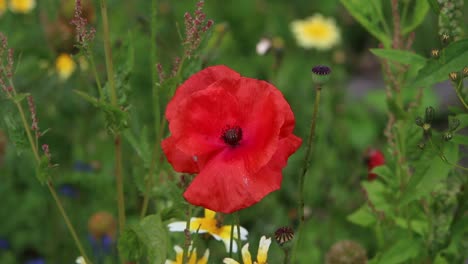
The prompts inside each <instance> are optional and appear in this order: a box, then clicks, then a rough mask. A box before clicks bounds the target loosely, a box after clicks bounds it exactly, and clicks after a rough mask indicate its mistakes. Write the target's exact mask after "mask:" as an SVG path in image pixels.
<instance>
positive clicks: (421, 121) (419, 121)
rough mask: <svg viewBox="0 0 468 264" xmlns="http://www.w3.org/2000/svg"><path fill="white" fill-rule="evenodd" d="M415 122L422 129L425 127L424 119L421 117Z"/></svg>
mask: <svg viewBox="0 0 468 264" xmlns="http://www.w3.org/2000/svg"><path fill="white" fill-rule="evenodd" d="M414 122H415V123H416V125H417V126H420V127H422V126H423V125H424V121H423V119H422V117H420V116H418V117H416V119H415V120H414Z"/></svg>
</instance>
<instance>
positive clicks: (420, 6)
mask: <svg viewBox="0 0 468 264" xmlns="http://www.w3.org/2000/svg"><path fill="white" fill-rule="evenodd" d="M412 10H413V12H409V13H412V14H413V16H412V17H411V19H410V20H409V21H403V34H404V35H406V34H408V33H410V32H411V31H413V30H414V29H415V28H417V27H418V26H419V25H420V24H422V22H424V18H426V15H427V12H428V11H429V4H428V2H427V0H416V3H415V5H414V7H413V8H412Z"/></svg>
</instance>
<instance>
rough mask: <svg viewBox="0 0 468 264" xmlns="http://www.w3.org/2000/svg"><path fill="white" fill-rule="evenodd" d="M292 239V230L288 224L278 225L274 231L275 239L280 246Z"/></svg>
mask: <svg viewBox="0 0 468 264" xmlns="http://www.w3.org/2000/svg"><path fill="white" fill-rule="evenodd" d="M293 239H294V230H293V229H292V228H290V227H289V226H283V227H280V228H278V230H276V231H275V240H276V242H277V243H278V244H279V245H280V246H283V245H284V244H286V243H288V242H289V241H291V240H293Z"/></svg>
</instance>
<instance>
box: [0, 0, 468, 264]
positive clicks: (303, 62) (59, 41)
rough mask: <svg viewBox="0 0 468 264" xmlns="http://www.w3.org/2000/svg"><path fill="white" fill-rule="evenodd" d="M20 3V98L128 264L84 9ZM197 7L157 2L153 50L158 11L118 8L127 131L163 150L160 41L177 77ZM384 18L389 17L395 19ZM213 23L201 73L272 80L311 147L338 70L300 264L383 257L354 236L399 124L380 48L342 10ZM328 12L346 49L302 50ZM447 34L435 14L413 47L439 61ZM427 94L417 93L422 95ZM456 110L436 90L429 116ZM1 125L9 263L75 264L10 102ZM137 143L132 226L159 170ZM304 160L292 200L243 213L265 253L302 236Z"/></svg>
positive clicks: (79, 206) (104, 237) (8, 30)
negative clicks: (317, 102)
mask: <svg viewBox="0 0 468 264" xmlns="http://www.w3.org/2000/svg"><path fill="white" fill-rule="evenodd" d="M9 2H16V1H13V0H6V1H4V0H0V31H1V32H3V33H4V34H5V35H6V36H7V37H8V40H9V44H10V47H13V48H14V50H15V62H16V68H15V69H16V72H15V84H16V89H17V90H19V91H23V92H28V93H31V94H32V95H33V96H34V99H35V102H36V107H37V113H38V119H39V126H40V128H41V130H46V129H50V130H48V132H47V133H46V134H45V135H44V136H43V137H42V138H41V142H44V143H47V144H48V145H49V147H50V150H51V152H52V155H53V156H52V160H53V162H54V163H57V164H59V167H58V168H57V169H56V170H55V174H54V181H55V184H56V187H57V190H58V192H59V194H60V197H61V199H62V200H63V203H64V206H65V208H66V210H67V211H68V212H69V214H70V216H71V219H72V222H73V223H74V225H75V226H76V227H77V228H78V233H79V236H80V238H81V239H82V241H84V243H85V247H86V249H87V250H88V252H92V256H93V258H94V259H96V260H97V261H96V262H95V263H117V262H116V241H115V220H114V217H116V216H117V211H116V202H115V181H114V176H113V175H114V172H113V170H114V152H113V151H114V150H113V144H112V137H111V136H110V135H108V134H107V132H106V128H105V125H104V117H103V114H102V113H101V112H99V111H98V110H97V109H96V108H95V107H94V106H93V105H91V104H90V103H88V102H86V101H84V100H83V99H82V98H80V97H79V96H77V95H76V94H75V93H74V92H73V90H81V91H86V92H88V93H90V94H95V93H96V92H95V91H96V90H95V81H94V77H93V75H92V72H91V71H90V66H89V63H88V62H86V60H85V59H84V58H83V57H81V56H80V55H79V54H78V53H77V50H76V48H74V46H73V45H74V27H73V26H72V25H71V24H70V20H71V19H72V18H73V9H74V1H72V0H62V1H59V0H41V1H38V2H37V3H36V4H35V5H31V8H29V9H28V8H23V9H21V8H19V9H15V8H12V4H11V3H9ZM26 2H27V1H26ZM2 3H4V4H2ZM195 4H196V2H195V1H187V0H184V1H169V0H160V1H158V6H159V8H158V23H157V28H158V35H157V37H156V39H153V40H152V39H151V36H150V20H151V12H150V10H151V3H150V1H143V0H138V1H121V0H109V1H108V8H109V15H110V28H111V39H112V45H113V49H114V58H115V61H116V64H117V65H123V64H125V62H126V61H127V59H128V53H127V52H128V50H129V49H128V47H129V46H131V47H132V48H133V49H134V63H133V67H132V68H131V71H130V72H125V69H123V68H122V69H120V68H118V67H117V74H128V79H127V81H128V82H127V83H126V87H127V89H128V90H127V92H128V98H126V100H128V104H129V105H130V106H131V107H130V115H131V118H130V123H129V128H128V133H129V134H131V135H134V136H135V137H136V138H138V137H141V138H147V139H148V141H149V142H151V139H153V140H154V136H153V134H154V131H153V130H152V128H153V126H152V122H153V116H152V111H149V110H148V109H152V107H153V103H152V101H151V98H152V97H151V96H150V95H151V74H152V73H151V71H150V69H151V67H150V66H151V63H154V62H151V61H150V56H149V55H148V54H149V49H150V43H151V41H156V43H157V47H158V51H157V54H158V59H159V62H160V63H161V65H162V66H163V68H164V69H165V70H166V71H167V72H170V71H171V68H172V64H173V63H174V60H175V58H176V57H177V56H179V57H180V56H181V54H182V53H183V47H182V45H181V44H180V43H181V38H180V36H179V34H178V32H183V31H184V29H183V28H184V13H185V12H191V13H193V11H194V10H195ZM3 6H4V7H3ZM385 8H386V11H387V14H388V13H389V12H390V7H389V6H386V7H385ZM465 9H466V5H465ZM83 10H84V15H85V17H87V18H88V21H89V22H90V23H91V25H93V26H94V27H95V28H96V30H97V33H96V38H95V40H94V42H93V43H94V45H93V48H92V50H93V52H94V59H95V61H96V67H97V70H98V75H99V76H100V77H101V81H102V80H104V76H105V63H104V50H103V45H102V31H101V23H100V10H99V3H98V1H92V0H88V1H84V0H83ZM204 11H205V13H206V15H207V18H209V19H212V20H213V21H214V25H213V27H212V29H211V32H210V33H209V34H208V36H207V37H206V38H205V39H204V42H203V43H202V48H201V51H200V56H202V67H204V66H208V65H217V64H224V65H227V66H229V67H231V68H233V69H234V70H236V71H238V72H240V73H241V74H242V75H244V76H248V77H252V78H257V79H264V80H268V81H270V82H272V83H273V84H274V85H275V86H276V87H278V89H280V90H281V91H282V92H283V93H284V96H285V97H286V99H287V100H288V102H289V103H290V104H291V107H292V109H293V111H294V113H295V116H296V122H297V125H296V130H295V131H296V132H295V133H296V134H297V135H299V136H300V137H302V138H306V137H307V133H308V128H309V120H310V119H311V116H312V107H313V102H314V89H313V86H312V78H311V73H310V71H311V68H312V67H313V66H314V65H317V64H325V65H329V66H331V68H332V71H333V73H332V77H331V80H330V82H329V83H328V84H327V85H326V87H325V88H324V89H323V95H322V99H323V101H322V105H321V109H320V112H319V123H318V126H317V129H318V135H317V141H316V142H317V143H316V148H315V150H314V153H313V159H312V164H311V169H310V170H309V173H308V175H307V178H306V186H305V188H306V217H307V218H308V221H307V225H306V226H305V235H304V237H303V243H302V244H301V249H300V255H299V256H298V259H299V260H300V263H322V262H323V261H324V258H325V255H326V253H327V251H328V250H329V249H330V247H331V246H332V245H333V244H334V243H336V242H338V241H341V240H353V241H356V242H357V243H360V244H361V245H362V246H363V247H364V248H365V249H366V250H367V254H368V255H369V256H372V255H373V252H374V251H375V246H376V245H375V237H374V235H373V232H371V230H368V229H364V228H362V227H359V226H357V225H354V224H352V223H351V222H349V221H348V220H347V216H348V215H349V214H350V213H352V212H353V211H355V210H356V209H357V208H358V207H359V206H360V205H361V204H362V203H363V201H364V199H365V197H364V195H363V193H362V191H361V187H360V182H361V181H366V180H367V178H368V167H367V163H366V158H367V154H368V153H369V151H370V150H373V149H374V150H381V151H382V152H384V153H385V151H386V150H385V149H382V147H383V145H384V144H385V137H384V129H385V125H386V122H387V114H386V113H387V106H386V102H385V90H384V83H383V80H382V75H381V68H380V65H379V62H378V60H377V58H376V57H375V56H374V55H372V54H371V53H370V52H369V48H376V47H378V45H379V43H378V42H377V41H376V40H375V39H374V38H373V37H372V36H370V35H369V34H367V33H366V31H365V30H364V29H363V28H362V27H361V26H360V25H359V24H358V23H357V22H356V21H355V20H354V19H353V18H352V17H351V16H350V15H349V14H348V13H347V12H346V10H345V8H344V7H343V6H342V5H341V4H340V2H339V1H337V0H330V1H305V0H295V1H280V0H270V1H267V0H237V1H214V0H207V1H206V2H205V6H204ZM316 14H321V15H322V16H323V17H324V18H326V19H328V20H329V21H332V22H334V24H335V25H336V31H337V34H338V35H339V41H337V42H336V43H330V45H328V46H326V47H325V48H320V49H317V48H313V47H312V48H306V47H303V46H302V45H300V43H298V41H297V36H295V33H294V32H293V31H292V22H293V21H297V20H303V19H307V18H309V17H312V16H314V15H316ZM437 23H438V21H437V17H436V16H435V15H433V14H432V13H431V11H429V13H428V16H427V17H426V19H425V21H424V23H423V24H422V26H420V27H419V28H417V30H416V31H415V34H416V38H415V42H414V44H413V46H412V47H413V48H412V49H413V50H414V51H415V52H416V53H418V54H420V55H422V56H424V57H428V56H429V55H430V52H431V50H432V49H433V48H438V47H439V45H440V44H439V43H440V41H439V37H438V30H437V28H438V24H437ZM261 41H262V42H261ZM260 42H261V43H262V44H261V45H260V46H258V44H259V43H260ZM262 45H263V46H262ZM265 50H266V51H265ZM185 77H188V76H185ZM415 92H416V91H405V92H404V93H405V94H407V96H408V97H412V96H413V95H414V94H415ZM453 98H456V97H455V94H454V93H453V92H452V89H448V88H447V86H446V85H443V84H442V85H440V86H438V87H435V89H433V90H426V91H425V93H424V98H423V105H432V106H434V107H441V108H440V109H441V111H438V113H439V114H440V115H443V112H444V109H446V105H447V104H448V103H449V102H451V100H452V99H453ZM0 116H1V118H0V197H1V199H2V205H1V206H0V263H29V264H32V263H74V260H75V259H76V257H77V256H78V255H79V253H78V252H77V250H76V249H75V247H74V245H73V244H72V239H71V237H70V236H69V233H68V231H67V229H66V227H65V225H64V223H63V220H62V218H61V216H60V214H59V213H58V211H57V209H56V206H55V204H54V203H53V200H52V199H51V196H50V194H49V193H48V191H47V188H46V187H45V186H43V185H41V184H40V183H39V181H37V180H36V178H35V171H34V164H33V163H32V160H33V159H32V157H31V153H30V151H29V149H28V145H27V141H26V140H25V138H24V137H22V136H16V137H14V136H11V135H18V133H14V132H15V124H19V123H18V122H17V120H16V116H17V113H16V112H15V109H14V108H13V106H12V105H11V104H9V103H7V101H6V100H5V99H4V98H2V99H1V101H0ZM16 129H18V130H21V127H20V126H16ZM9 135H10V136H9ZM128 138H130V137H127V140H125V141H124V168H125V172H124V176H125V192H126V193H125V195H126V204H127V212H126V213H127V215H128V217H129V221H130V222H131V221H132V220H135V221H136V220H137V219H138V214H139V210H140V208H141V203H142V195H141V186H140V185H141V182H142V177H143V176H144V174H145V171H146V169H147V164H145V163H144V161H142V159H141V158H139V156H138V155H137V153H135V150H134V148H133V147H132V142H131V140H128ZM150 149H151V147H148V151H150ZM148 153H149V152H148ZM303 153H304V149H302V148H301V149H300V150H299V151H298V152H297V153H296V154H294V155H293V156H292V157H291V158H290V160H289V163H288V167H287V168H286V169H285V170H284V180H283V186H282V189H281V190H279V191H276V192H274V193H272V194H271V195H268V196H267V197H266V198H265V199H263V200H262V201H261V202H260V203H258V204H256V205H255V206H253V207H251V208H248V209H246V210H243V211H242V212H241V213H240V219H241V225H242V226H244V227H245V228H247V229H248V230H249V242H250V244H251V245H252V246H251V249H252V250H254V252H256V251H255V249H256V245H257V243H258V241H259V239H260V236H262V235H267V236H272V234H273V233H274V232H275V230H276V229H277V228H279V227H281V226H295V225H296V224H297V213H296V209H295V208H296V201H297V189H298V186H297V180H298V174H299V171H300V168H301V164H302V159H303ZM385 155H386V154H385ZM163 169H164V170H163V172H162V173H171V172H170V171H171V169H170V167H169V166H167V165H166V167H164V168H163ZM157 193H158V191H157V190H156V191H155V196H154V197H158V196H157ZM151 212H152V211H151V210H150V213H151ZM197 213H198V214H199V215H201V214H202V212H201V211H197ZM171 238H172V241H173V243H174V244H179V245H181V244H182V243H183V234H182V233H177V234H173V235H171ZM204 245H205V246H209V247H210V250H211V256H210V260H211V261H210V263H219V262H220V260H221V259H222V258H223V257H225V256H226V252H225V249H224V245H223V244H222V243H219V242H217V241H214V240H210V239H208V238H206V239H205V240H204ZM200 250H202V248H200ZM169 252H170V253H169V257H170V258H172V259H174V256H173V255H172V254H173V252H172V251H169ZM281 256H282V252H281V250H280V249H279V248H278V246H277V245H276V244H272V246H271V248H270V252H269V259H270V262H271V263H279V259H281Z"/></svg>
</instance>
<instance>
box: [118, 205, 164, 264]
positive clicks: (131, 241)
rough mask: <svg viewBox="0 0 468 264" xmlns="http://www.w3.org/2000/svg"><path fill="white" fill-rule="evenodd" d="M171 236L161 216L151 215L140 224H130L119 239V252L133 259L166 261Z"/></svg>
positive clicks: (156, 261)
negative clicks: (144, 258)
mask: <svg viewBox="0 0 468 264" xmlns="http://www.w3.org/2000/svg"><path fill="white" fill-rule="evenodd" d="M168 243H169V236H168V234H167V228H166V226H165V225H163V223H162V221H161V217H160V215H159V214H157V215H149V216H147V217H145V218H143V220H141V221H140V223H138V224H134V225H130V226H129V227H128V228H127V229H126V230H125V231H124V233H123V235H122V236H121V237H120V239H119V245H118V247H119V252H120V254H122V255H123V256H124V257H125V258H126V259H128V260H131V261H137V260H141V258H143V257H144V256H146V258H147V263H155V264H159V263H164V261H165V260H166V257H167V247H168Z"/></svg>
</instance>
